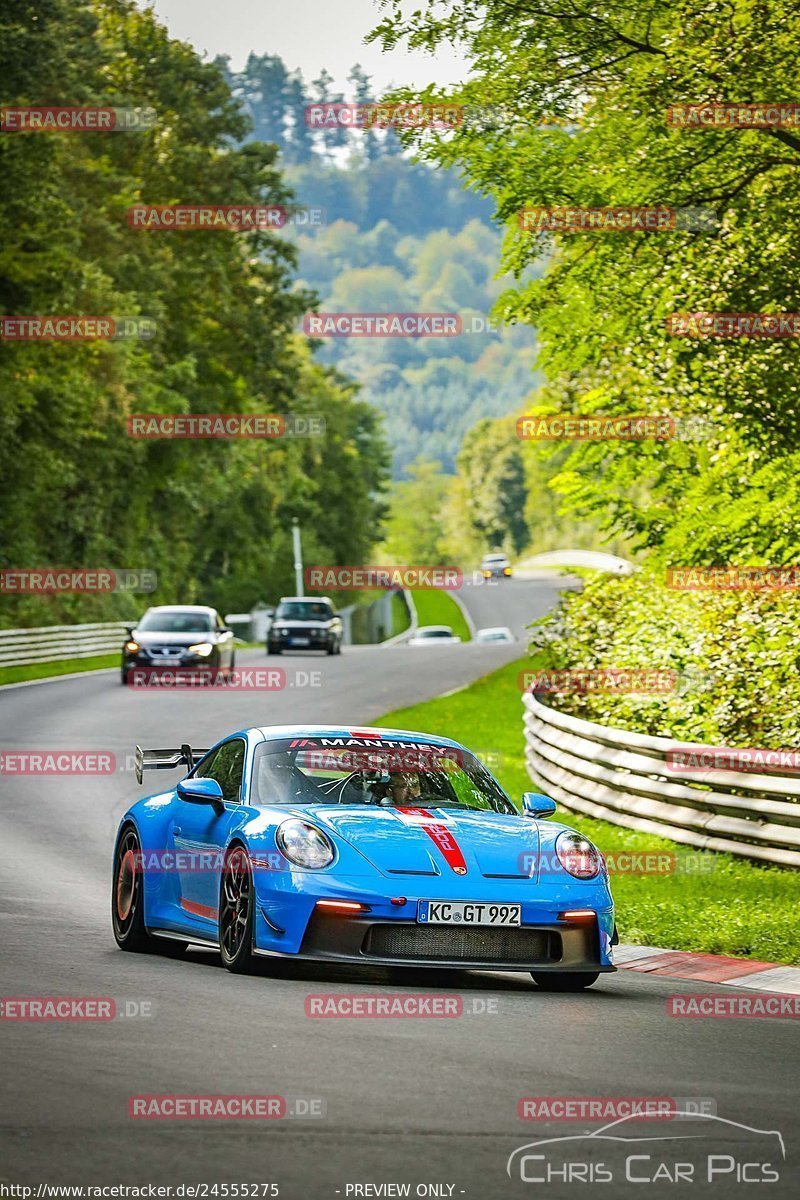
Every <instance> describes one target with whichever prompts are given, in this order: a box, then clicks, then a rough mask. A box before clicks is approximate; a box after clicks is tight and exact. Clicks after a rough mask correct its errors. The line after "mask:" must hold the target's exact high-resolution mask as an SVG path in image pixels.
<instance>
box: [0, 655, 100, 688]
mask: <svg viewBox="0 0 800 1200" xmlns="http://www.w3.org/2000/svg"><path fill="white" fill-rule="evenodd" d="M119 661H120V656H119V651H117V653H116V654H98V655H96V656H95V657H94V658H62V659H61V660H60V661H59V662H49V663H29V664H28V665H27V666H21V667H0V684H3V683H25V682H26V681H27V680H28V679H49V678H50V677H51V676H54V675H71V674H72V673H73V672H75V671H101V670H102V669H103V668H104V667H118V666H119Z"/></svg>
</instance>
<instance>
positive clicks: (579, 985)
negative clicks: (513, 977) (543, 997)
mask: <svg viewBox="0 0 800 1200" xmlns="http://www.w3.org/2000/svg"><path fill="white" fill-rule="evenodd" d="M531 976H532V978H533V982H534V983H535V984H536V986H537V987H538V988H540V989H541V990H542V991H543V992H582V991H583V989H584V988H587V987H591V986H592V984H593V983H596V982H597V980H598V978H599V977H600V972H599V971H575V972H573V973H572V974H570V973H569V972H567V971H565V972H564V973H563V975H549V974H547V973H545V972H544V971H541V972H539V971H531Z"/></svg>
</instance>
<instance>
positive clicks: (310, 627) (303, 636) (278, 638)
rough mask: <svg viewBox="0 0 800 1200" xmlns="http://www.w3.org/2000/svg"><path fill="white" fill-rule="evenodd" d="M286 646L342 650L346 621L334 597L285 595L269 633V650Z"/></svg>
mask: <svg viewBox="0 0 800 1200" xmlns="http://www.w3.org/2000/svg"><path fill="white" fill-rule="evenodd" d="M283 650H325V651H326V652H327V653H328V654H341V652H342V621H341V618H340V616H339V614H338V613H337V612H336V611H335V610H334V607H333V604H332V603H331V601H330V600H309V599H308V598H307V597H305V596H283V597H282V598H281V602H280V604H279V605H278V607H277V608H276V609H275V616H274V617H273V619H272V624H271V625H270V627H269V632H268V633H267V654H280V653H281V652H282V651H283Z"/></svg>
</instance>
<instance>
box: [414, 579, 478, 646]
mask: <svg viewBox="0 0 800 1200" xmlns="http://www.w3.org/2000/svg"><path fill="white" fill-rule="evenodd" d="M411 595H412V599H413V601H414V607H415V608H416V610H417V621H418V623H419V624H420V625H449V626H450V628H451V629H452V630H453V633H455V634H457V636H458V637H460V638H461V640H462V642H468V641H470V639H471V634H470V632H469V625H467V622H466V621H465V620H464V614H463V613H462V611H461V609H460V608H459V606H458V605H457V604H456V602H455V600H454V599H453V597H452V596H451V595H449V593H448V592H443V591H441V590H440V589H438V588H424V589H421V590H420V591H414V592H412V593H411Z"/></svg>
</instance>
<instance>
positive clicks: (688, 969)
mask: <svg viewBox="0 0 800 1200" xmlns="http://www.w3.org/2000/svg"><path fill="white" fill-rule="evenodd" d="M614 966H615V967H621V968H622V969H623V970H625V971H643V972H645V973H646V974H648V975H666V976H668V977H669V978H671V979H696V980H697V981H698V983H724V984H725V986H726V987H737V988H748V989H749V990H750V991H754V992H781V993H783V994H784V995H791V996H800V967H787V966H784V965H782V964H781V963H768V962H755V961H754V960H753V959H751V958H724V957H722V956H721V955H719V954H691V953H689V952H688V951H686V950H664V949H662V948H660V947H658V946H615V947H614Z"/></svg>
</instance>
